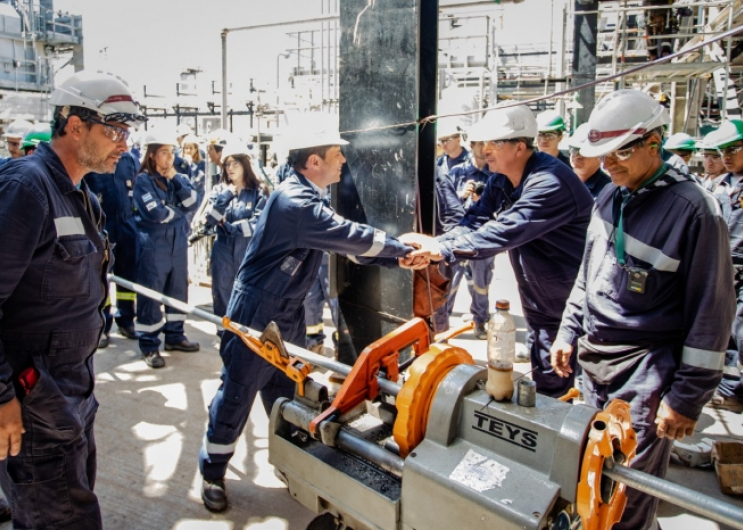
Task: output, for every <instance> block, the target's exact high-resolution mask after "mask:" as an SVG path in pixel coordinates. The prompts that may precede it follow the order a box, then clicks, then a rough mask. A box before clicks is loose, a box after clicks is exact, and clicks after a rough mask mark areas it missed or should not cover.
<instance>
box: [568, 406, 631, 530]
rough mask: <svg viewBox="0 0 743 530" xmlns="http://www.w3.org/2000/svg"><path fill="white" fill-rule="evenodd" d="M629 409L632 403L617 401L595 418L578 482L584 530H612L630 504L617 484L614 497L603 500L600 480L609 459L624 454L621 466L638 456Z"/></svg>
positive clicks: (624, 490)
mask: <svg viewBox="0 0 743 530" xmlns="http://www.w3.org/2000/svg"><path fill="white" fill-rule="evenodd" d="M629 410H630V408H629V403H627V402H626V401H622V400H619V399H615V400H614V401H612V402H611V403H609V406H608V407H606V409H605V410H604V411H602V412H599V413H598V414H596V417H595V418H594V419H593V425H592V427H591V430H590V431H589V433H588V443H587V444H586V452H585V454H584V455H583V464H582V466H581V471H580V482H579V483H578V498H577V504H578V514H579V515H580V517H581V520H582V522H583V530H609V529H610V528H611V527H612V526H614V524H615V523H617V522H619V520H620V519H621V518H622V512H624V507H625V505H626V504H627V493H626V489H627V486H625V485H624V484H621V483H618V482H616V483H614V489H613V491H612V492H611V497H610V498H609V499H604V498H602V496H601V478H602V474H603V470H604V461H605V460H606V459H607V458H614V455H616V454H617V453H621V455H622V457H623V459H622V460H623V461H622V462H621V464H623V465H628V464H629V462H630V460H632V458H634V456H635V450H636V449H637V436H636V434H635V431H634V429H633V428H632V423H631V422H630V413H629Z"/></svg>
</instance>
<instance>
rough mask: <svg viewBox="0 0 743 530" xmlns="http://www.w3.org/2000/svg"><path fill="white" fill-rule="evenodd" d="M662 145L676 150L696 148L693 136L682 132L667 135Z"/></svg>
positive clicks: (692, 149)
mask: <svg viewBox="0 0 743 530" xmlns="http://www.w3.org/2000/svg"><path fill="white" fill-rule="evenodd" d="M663 147H664V148H665V149H674V150H678V151H694V150H695V149H696V148H697V146H696V142H695V141H694V138H693V137H691V136H690V135H688V134H686V133H683V132H679V133H676V134H672V135H671V136H669V137H668V140H666V143H664V144H663Z"/></svg>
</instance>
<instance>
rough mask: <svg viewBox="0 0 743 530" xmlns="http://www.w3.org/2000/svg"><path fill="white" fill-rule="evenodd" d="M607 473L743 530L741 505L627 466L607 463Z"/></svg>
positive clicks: (612, 477)
mask: <svg viewBox="0 0 743 530" xmlns="http://www.w3.org/2000/svg"><path fill="white" fill-rule="evenodd" d="M603 474H604V475H605V476H606V477H608V478H610V479H612V480H616V481H617V482H621V483H623V484H626V485H627V486H629V487H630V488H633V489H635V490H637V491H641V492H643V493H647V494H648V495H652V496H653V497H657V498H658V499H662V500H664V501H666V502H670V503H671V504H675V505H676V506H682V507H683V508H685V509H687V510H689V511H691V512H694V513H697V514H699V515H702V516H704V517H707V518H709V519H712V520H713V521H717V522H719V523H723V524H726V525H729V526H731V527H732V528H736V529H738V530H743V509H741V508H738V507H737V506H733V505H732V504H728V503H726V502H723V501H721V500H719V499H715V498H713V497H710V496H708V495H704V494H702V493H699V492H698V491H694V490H691V489H689V488H685V487H683V486H679V485H678V484H674V483H673V482H669V481H667V480H663V479H661V478H658V477H654V476H653V475H648V474H647V473H643V472H642V471H637V470H635V469H632V468H629V467H625V466H614V469H608V468H606V467H605V468H604V471H603Z"/></svg>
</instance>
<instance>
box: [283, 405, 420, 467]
mask: <svg viewBox="0 0 743 530" xmlns="http://www.w3.org/2000/svg"><path fill="white" fill-rule="evenodd" d="M316 416H317V413H316V412H315V411H314V410H312V409H310V408H308V407H305V406H304V405H301V404H299V403H297V402H296V401H285V402H284V403H282V405H281V417H282V418H283V419H284V420H285V421H287V422H289V423H291V424H292V425H294V426H296V427H299V428H300V429H303V430H305V431H309V429H310V422H311V421H312V420H313V419H315V417H316ZM334 442H335V445H336V447H338V448H339V449H341V450H342V451H345V452H347V453H350V454H352V455H355V456H360V457H361V458H363V459H364V460H367V461H369V462H371V463H372V464H374V465H375V466H379V467H380V468H382V469H384V470H385V471H387V472H389V473H392V474H393V475H395V476H397V477H401V476H402V470H403V467H405V463H404V461H403V459H402V458H400V457H399V456H398V455H396V454H393V453H391V452H390V451H387V450H386V449H384V448H383V447H380V446H378V445H377V444H375V443H373V442H370V441H368V440H364V439H363V438H359V437H357V436H354V435H353V434H351V433H349V432H346V431H344V430H343V429H340V430H339V431H338V434H337V435H336V437H335V440H334Z"/></svg>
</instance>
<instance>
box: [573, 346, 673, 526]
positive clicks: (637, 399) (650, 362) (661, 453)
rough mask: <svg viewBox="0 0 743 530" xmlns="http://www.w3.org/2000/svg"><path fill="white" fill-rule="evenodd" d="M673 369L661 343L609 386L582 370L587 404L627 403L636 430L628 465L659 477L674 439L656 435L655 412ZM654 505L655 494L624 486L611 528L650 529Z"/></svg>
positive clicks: (666, 348) (662, 475)
mask: <svg viewBox="0 0 743 530" xmlns="http://www.w3.org/2000/svg"><path fill="white" fill-rule="evenodd" d="M675 370H676V363H675V361H674V355H673V352H672V348H671V347H669V346H660V347H658V348H657V349H655V350H651V352H650V353H649V354H647V355H646V356H645V357H643V358H642V359H641V360H640V361H639V362H638V363H637V365H635V366H634V367H632V368H630V369H629V370H627V371H626V372H625V373H623V374H620V375H618V376H617V377H616V378H615V379H614V380H613V381H612V382H611V383H610V384H608V385H600V384H598V383H596V382H595V381H593V380H592V379H591V378H590V377H589V376H588V374H587V373H585V372H584V376H583V388H584V390H583V396H584V398H585V402H586V405H589V406H595V407H597V408H600V409H602V408H604V407H605V406H606V405H607V404H609V403H610V402H611V401H612V400H613V399H622V400H624V401H626V402H628V403H629V404H630V417H631V418H632V426H633V427H634V428H635V431H636V433H637V456H635V458H634V460H632V462H631V463H630V467H632V468H633V469H637V470H639V471H643V472H645V473H649V474H651V475H654V476H656V477H659V478H665V476H666V471H667V470H668V464H669V461H670V455H671V448H672V447H673V442H672V440H668V439H660V438H658V436H657V435H656V426H655V415H656V413H657V411H658V407H659V406H660V402H661V399H662V396H663V392H664V391H666V390H667V389H668V388H669V387H670V386H671V383H672V382H673V376H674V372H675ZM657 507H658V499H656V498H655V497H652V496H650V495H646V494H644V493H640V492H638V491H636V490H634V489H632V488H627V506H626V507H625V509H624V514H623V515H622V520H621V521H620V522H619V523H617V524H616V525H614V527H613V528H614V530H651V529H652V528H653V527H654V525H655V524H656V520H655V512H656V510H657Z"/></svg>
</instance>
